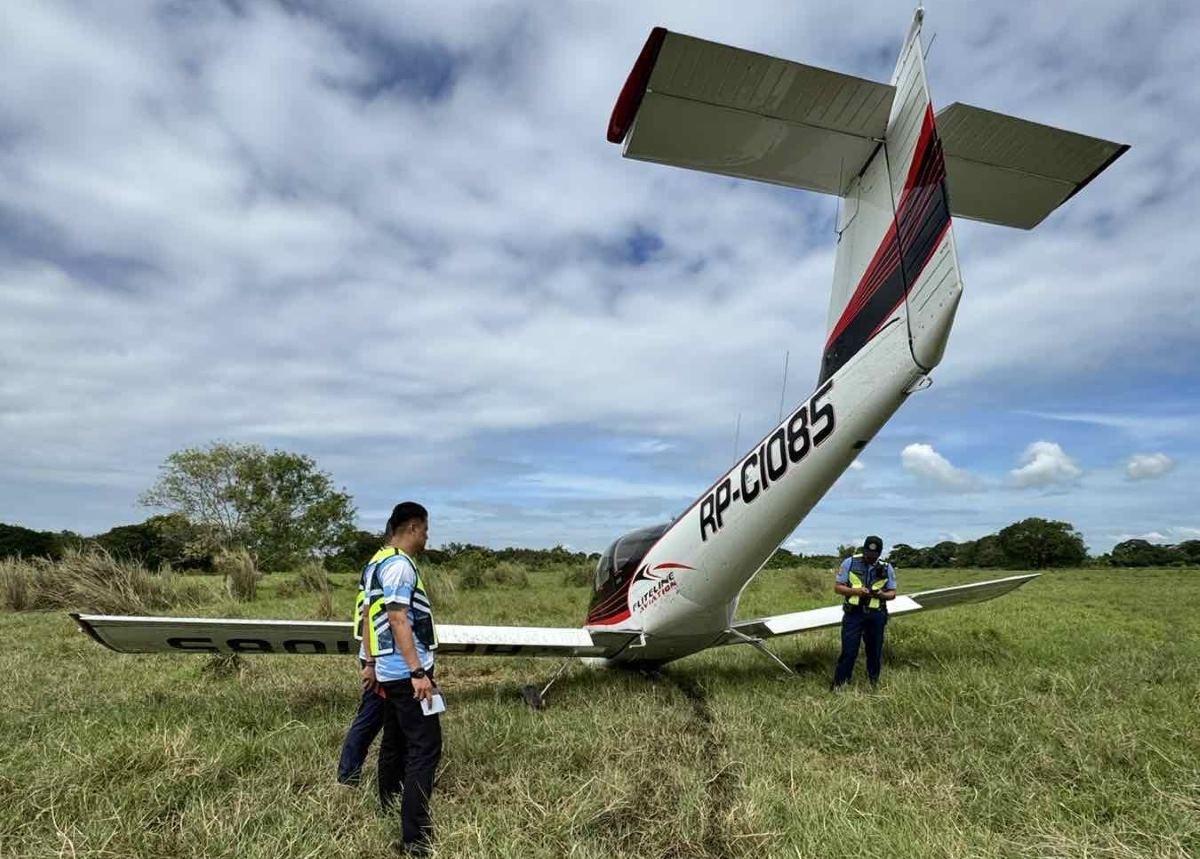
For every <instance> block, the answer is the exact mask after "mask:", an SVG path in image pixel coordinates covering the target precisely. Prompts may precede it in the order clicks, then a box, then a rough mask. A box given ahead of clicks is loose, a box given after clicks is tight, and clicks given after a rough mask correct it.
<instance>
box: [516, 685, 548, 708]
mask: <svg viewBox="0 0 1200 859" xmlns="http://www.w3.org/2000/svg"><path fill="white" fill-rule="evenodd" d="M521 697H522V698H524V699H525V703H526V704H528V705H529V709H531V710H542V709H544V708H545V706H546V699H545V698H543V697H542V691H541V690H540V689H538V687H536V686H522V687H521Z"/></svg>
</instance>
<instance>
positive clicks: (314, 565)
mask: <svg viewBox="0 0 1200 859" xmlns="http://www.w3.org/2000/svg"><path fill="white" fill-rule="evenodd" d="M330 587H331V585H330V582H329V573H327V572H326V571H325V565H324V564H322V563H321V562H320V561H317V560H308V561H305V562H304V563H303V564H301V565H300V569H299V570H297V571H296V590H297V591H298V592H299V593H311V594H319V593H323V592H328V591H329V589H330Z"/></svg>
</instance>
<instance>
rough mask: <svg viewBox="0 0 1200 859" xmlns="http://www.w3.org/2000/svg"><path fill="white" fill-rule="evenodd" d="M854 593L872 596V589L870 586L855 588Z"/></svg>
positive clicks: (861, 595)
mask: <svg viewBox="0 0 1200 859" xmlns="http://www.w3.org/2000/svg"><path fill="white" fill-rule="evenodd" d="M854 595H855V596H860V597H869V596H871V591H870V589H869V588H855V589H854Z"/></svg>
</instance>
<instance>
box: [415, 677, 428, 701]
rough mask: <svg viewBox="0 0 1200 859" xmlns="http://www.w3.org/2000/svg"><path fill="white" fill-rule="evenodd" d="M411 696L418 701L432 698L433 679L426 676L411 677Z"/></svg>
mask: <svg viewBox="0 0 1200 859" xmlns="http://www.w3.org/2000/svg"><path fill="white" fill-rule="evenodd" d="M412 687H413V697H414V698H416V699H417V700H418V701H432V700H433V681H432V680H430V679H429V678H428V677H414V678H413V679H412Z"/></svg>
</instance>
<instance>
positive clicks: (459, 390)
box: [0, 0, 1200, 551]
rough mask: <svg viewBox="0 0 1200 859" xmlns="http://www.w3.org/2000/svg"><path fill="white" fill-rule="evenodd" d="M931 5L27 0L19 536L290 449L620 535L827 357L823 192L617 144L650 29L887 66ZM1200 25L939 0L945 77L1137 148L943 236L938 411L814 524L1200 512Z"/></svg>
mask: <svg viewBox="0 0 1200 859" xmlns="http://www.w3.org/2000/svg"><path fill="white" fill-rule="evenodd" d="M910 15H911V7H909V6H908V4H905V3H879V2H876V3H861V4H852V5H849V6H847V4H829V3H824V4H815V3H812V4H800V3H795V2H779V3H740V4H737V6H736V8H735V7H731V6H730V5H729V4H727V3H707V4H706V3H694V2H689V3H645V2H639V3H629V4H621V3H611V4H599V3H562V4H530V3H526V4H520V3H505V2H487V3H475V4H472V3H461V4H453V5H452V6H450V7H448V8H447V4H426V3H421V4H409V3H394V2H383V0H378V2H356V3H348V2H345V3H343V2H339V3H317V2H292V3H288V4H275V3H265V2H264V3H251V2H245V3H236V4H234V3H230V4H225V5H220V4H186V3H144V4H138V3H126V4H105V5H104V6H103V7H98V6H96V5H95V4H83V3H80V4H74V3H66V2H47V3H38V4H19V5H17V6H14V7H13V8H11V9H8V10H6V14H5V15H4V16H3V18H2V19H0V521H5V522H17V523H21V524H24V525H27V526H31V527H36V528H49V529H59V528H71V529H74V530H78V531H83V532H96V531H100V530H104V529H107V528H108V527H111V526H112V525H114V524H118V523H123V522H131V521H138V520H140V519H141V518H144V516H146V515H147V514H148V513H149V512H150V511H147V510H145V509H143V508H140V507H138V505H137V502H136V499H137V496H138V494H139V493H140V492H141V491H142V490H143V489H145V488H146V487H147V486H148V485H149V484H150V483H151V482H153V480H154V477H155V473H156V468H157V466H158V465H159V463H161V462H162V460H163V458H164V457H165V456H166V455H167V454H169V453H170V452H171V451H173V450H176V449H178V448H181V447H184V446H188V445H196V444H205V443H207V442H209V441H211V440H214V439H224V440H231V441H244V442H256V443H261V444H264V445H267V446H279V447H284V448H287V449H291V450H298V451H303V452H305V453H308V454H311V455H312V456H314V457H315V458H316V459H317V461H318V462H319V463H320V465H321V466H322V467H323V468H325V469H327V470H329V471H330V472H332V473H333V475H334V478H335V480H336V481H337V482H338V483H339V484H341V485H344V486H345V487H346V488H347V489H348V490H349V491H350V492H351V493H352V494H353V495H354V497H355V499H356V502H357V504H358V509H359V515H360V520H361V524H362V525H363V526H364V527H368V528H373V529H374V528H378V527H379V526H380V525H381V524H382V522H383V520H384V518H385V517H386V512H387V510H388V509H389V508H390V506H391V504H392V503H394V502H395V501H397V500H401V499H404V498H416V499H420V500H423V501H424V502H425V503H426V504H427V505H428V506H429V507H430V508H431V510H432V511H433V517H434V518H433V531H432V538H433V541H434V542H435V543H438V542H443V541H451V540H454V541H464V542H475V543H485V544H490V545H494V546H502V545H510V544H512V545H530V546H547V545H553V544H555V543H564V544H567V545H569V546H572V547H576V548H581V549H598V548H601V547H602V546H603V545H604V544H605V543H607V542H608V541H609V540H610V539H611V538H612V537H613V536H615V535H616V534H619V533H621V532H623V531H624V530H627V529H629V528H633V527H637V526H640V525H645V524H648V523H651V522H655V521H660V520H664V519H667V518H669V517H671V516H672V515H675V514H677V513H679V512H680V511H682V510H683V509H684V508H685V507H687V505H688V504H689V503H690V501H691V500H692V499H693V498H694V497H695V496H696V495H697V494H698V493H699V492H700V491H701V490H703V489H705V488H706V487H707V486H708V484H709V483H710V482H711V480H712V479H713V478H714V477H715V476H716V475H717V474H718V473H719V472H720V471H721V470H723V469H724V468H725V467H727V466H728V465H729V464H730V463H731V462H732V460H733V455H734V440H735V438H734V436H735V426H736V423H737V420H738V415H739V414H740V415H741V430H740V438H741V440H742V442H743V443H749V442H750V441H752V440H753V439H755V438H757V437H758V436H759V435H760V434H761V433H762V432H763V431H764V430H765V429H767V428H768V427H769V426H770V425H771V424H772V423H773V422H774V421H775V419H776V418H777V416H778V412H779V395H780V385H781V380H782V370H783V362H784V355H785V353H788V352H790V368H791V369H790V373H789V378H788V387H787V394H788V399H789V401H791V400H798V399H799V398H800V397H802V396H804V395H805V394H807V393H808V392H809V390H810V389H811V386H812V384H813V382H814V380H815V375H816V369H817V361H818V357H819V349H820V343H821V340H822V332H823V329H824V321H825V312H826V307H827V302H828V288H829V281H830V275H831V272H832V267H833V247H834V245H833V233H832V226H833V223H832V222H833V217H834V203H833V201H832V200H830V199H829V198H824V197H818V196H815V195H806V194H803V193H799V192H790V191H786V190H782V189H778V188H771V187H767V186H763V185H757V184H755V183H749V182H739V181H734V180H727V179H723V178H719V177H714V176H707V175H701V174H695V173H690V172H688V171H682V170H673V169H670V168H665V167H660V166H655V165H649V164H642V163H637V162H631V161H624V160H623V159H621V157H620V154H619V149H618V148H617V147H615V146H612V145H610V144H607V143H606V142H605V140H604V130H605V127H606V124H607V119H608V113H609V111H610V109H611V107H612V103H613V100H614V99H615V96H616V93H617V92H618V91H619V89H620V86H621V84H622V82H623V80H624V77H625V75H626V73H627V71H628V69H629V67H630V65H631V64H632V62H633V60H634V58H635V57H636V55H637V52H638V50H639V48H640V47H641V44H642V42H643V40H644V39H645V36H646V34H647V32H648V31H649V29H650V28H651V27H652V26H654V25H657V24H661V25H664V26H667V27H668V28H670V29H674V30H678V31H680V32H685V33H690V34H692V35H696V36H701V37H705V38H709V39H713V40H716V41H722V42H726V43H729V44H733V45H737V46H739V47H744V48H748V49H753V50H758V51H762V52H764V53H769V54H774V55H776V56H782V57H787V58H789V59H795V60H799V61H802V62H808V63H811V64H814V65H820V66H825V67H828V68H833V69H837V70H840V71H844V72H848V73H852V74H857V75H861V76H864V77H869V78H874V79H882V80H886V79H887V77H888V75H889V74H890V71H891V66H892V63H893V58H894V55H895V52H896V51H897V50H898V48H899V43H900V40H901V39H902V37H903V35H904V33H905V30H906V28H907V24H908V20H909V17H910ZM1197 24H1200V16H1198V14H1197V10H1196V7H1195V6H1194V5H1192V4H1184V3H1170V2H1150V3H1146V2H1142V3H1103V2H1100V3H1097V2H1063V3H1055V4H1040V3H1012V2H1006V3H988V4H984V3H976V4H961V3H948V2H947V3H938V2H931V3H930V4H929V5H928V7H927V17H926V40H927V41H928V40H929V38H930V37H931V36H933V34H935V33H936V40H935V41H934V42H933V44H932V47H931V48H930V53H929V58H928V66H929V75H930V83H931V88H932V92H933V97H934V101H935V105H937V106H941V105H947V104H950V103H951V102H954V101H964V102H968V103H971V104H976V105H980V106H984V107H989V108H992V109H995V110H1000V111H1003V112H1008V113H1013V114H1016V115H1019V116H1023V117H1026V118H1029V119H1033V120H1036V121H1040V122H1045V123H1048V124H1052V125H1058V126H1061V127H1065V128H1070V129H1073V130H1077V131H1081V132H1084V133H1090V134H1094V135H1097V136H1101V137H1107V138H1109V139H1113V140H1118V141H1122V142H1129V143H1131V144H1133V148H1132V150H1131V151H1130V152H1129V153H1128V154H1126V155H1125V156H1124V157H1123V158H1122V159H1120V161H1118V162H1117V164H1116V165H1115V166H1114V167H1113V168H1112V169H1111V170H1109V171H1108V172H1107V173H1105V174H1104V175H1103V176H1102V177H1101V178H1100V179H1098V180H1097V181H1096V182H1095V183H1094V184H1093V185H1092V186H1090V187H1089V188H1088V189H1087V190H1086V191H1085V192H1084V193H1083V194H1081V195H1080V196H1078V197H1077V198H1075V199H1074V200H1072V201H1071V202H1070V203H1069V204H1068V205H1067V206H1065V207H1064V208H1063V209H1062V210H1060V211H1059V212H1058V213H1056V214H1055V215H1053V216H1051V218H1049V219H1048V220H1047V221H1046V222H1045V223H1043V224H1042V225H1041V226H1040V227H1038V228H1037V229H1036V230H1035V231H1033V232H1031V233H1026V232H1021V231H1014V230H1004V229H1002V228H998V227H990V226H985V225H979V224H972V223H967V222H962V221H959V222H956V225H955V231H956V237H957V240H958V245H959V252H960V258H961V263H962V267H963V272H964V278H965V281H966V289H967V292H966V295H965V296H964V300H963V303H962V305H961V307H960V310H959V316H958V322H957V324H956V327H955V330H954V332H953V334H952V336H951V340H950V345H949V348H948V350H947V354H946V358H945V360H944V362H943V363H942V365H941V366H940V367H939V368H938V370H937V372H936V373H935V374H934V384H933V386H932V387H931V388H930V389H929V390H928V391H926V392H923V393H921V394H919V395H918V396H915V397H913V398H912V399H911V400H910V402H909V403H907V404H906V405H905V406H904V408H903V409H902V410H901V411H900V413H899V414H898V415H897V416H896V417H895V418H894V419H893V421H892V422H891V423H890V424H889V425H888V426H887V427H886V428H885V430H884V431H883V432H882V433H880V435H879V436H878V437H877V438H876V439H875V440H874V441H873V443H872V444H871V445H870V447H868V448H867V450H866V451H864V453H863V455H862V457H861V459H860V461H859V467H857V468H855V469H852V470H851V471H849V472H847V474H846V475H845V476H844V477H843V478H842V480H841V481H840V482H839V483H838V484H837V486H836V487H835V488H834V489H833V490H832V491H831V493H830V494H829V496H828V497H827V498H826V499H825V500H824V501H823V502H822V504H821V505H820V506H819V507H818V508H817V510H815V511H814V512H813V514H811V515H810V517H809V518H808V519H807V520H806V521H805V522H804V523H803V524H802V525H801V527H800V528H799V529H798V530H797V531H796V533H795V534H794V535H793V536H792V538H791V539H790V540H789V541H788V543H787V545H788V546H789V547H790V548H793V549H797V550H800V551H830V550H832V548H833V547H834V546H835V545H836V544H838V543H842V542H848V541H851V540H857V539H861V537H862V536H863V535H864V534H865V533H868V532H872V533H879V534H882V535H884V537H885V539H886V540H887V541H888V542H889V543H891V542H899V541H903V542H908V543H914V544H918V545H920V544H928V543H931V542H933V541H936V540H939V539H946V538H952V539H965V538H971V537H977V536H979V535H982V534H985V533H988V532H991V531H995V530H996V529H998V528H1000V527H1002V526H1004V525H1006V524H1008V523H1009V522H1012V521H1014V520H1016V519H1019V518H1023V517H1025V516H1047V517H1053V518H1063V519H1067V520H1069V521H1071V522H1073V523H1075V524H1076V525H1077V526H1079V527H1080V528H1081V530H1082V531H1083V533H1084V535H1085V537H1086V539H1087V542H1088V543H1089V545H1090V546H1091V547H1092V548H1093V549H1094V550H1105V549H1107V548H1109V547H1110V546H1111V545H1112V544H1113V543H1114V542H1116V541H1118V540H1120V539H1124V538H1126V537H1129V536H1142V535H1149V536H1150V539H1154V540H1159V541H1163V542H1175V541H1178V540H1182V539H1189V538H1195V537H1198V536H1200V504H1197V501H1200V493H1197V491H1196V489H1195V487H1196V486H1197V485H1198V482H1200V467H1198V466H1197V454H1198V453H1200V443H1198V442H1197V440H1196V436H1197V433H1196V431H1195V430H1196V427H1197V426H1198V419H1200V380H1198V379H1197V374H1196V371H1195V367H1196V366H1197V364H1198V361H1200V338H1198V337H1197V336H1196V326H1197V322H1198V321H1200V301H1198V299H1197V286H1196V279H1197V274H1196V273H1197V272H1198V271H1200V242H1197V241H1196V240H1195V239H1194V237H1193V236H1192V233H1193V232H1194V224H1195V223H1196V221H1197V216H1198V215H1200V212H1198V211H1197V209H1198V204H1197V195H1196V193H1195V189H1196V187H1197V174H1198V172H1200V146H1198V144H1197V131H1198V130H1200V129H1198V128H1197V123H1198V122H1200V120H1198V119H1197V117H1200V83H1197V80H1196V76H1195V69H1196V68H1198V67H1200V49H1198V48H1197V46H1196V42H1197V40H1195V39H1193V38H1191V36H1192V35H1194V33H1196V32H1197V31H1198V27H1197Z"/></svg>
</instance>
